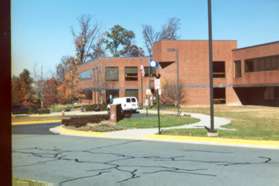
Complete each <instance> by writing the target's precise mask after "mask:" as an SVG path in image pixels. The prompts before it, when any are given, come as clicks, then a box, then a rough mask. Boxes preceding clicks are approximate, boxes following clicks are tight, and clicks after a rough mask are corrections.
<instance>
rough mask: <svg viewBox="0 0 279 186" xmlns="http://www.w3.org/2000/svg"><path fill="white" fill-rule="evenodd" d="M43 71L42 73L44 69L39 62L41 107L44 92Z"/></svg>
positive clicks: (42, 105)
mask: <svg viewBox="0 0 279 186" xmlns="http://www.w3.org/2000/svg"><path fill="white" fill-rule="evenodd" d="M43 73H44V69H43V65H42V64H41V78H40V83H39V84H40V88H39V89H40V97H41V100H40V101H41V108H43V107H44V100H43V99H44V93H43V91H44V82H43Z"/></svg>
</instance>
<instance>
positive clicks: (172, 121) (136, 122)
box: [117, 114, 199, 128]
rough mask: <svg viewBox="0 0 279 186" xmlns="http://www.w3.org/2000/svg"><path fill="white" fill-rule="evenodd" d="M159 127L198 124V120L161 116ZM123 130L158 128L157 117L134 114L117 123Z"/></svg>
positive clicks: (187, 117) (186, 117)
mask: <svg viewBox="0 0 279 186" xmlns="http://www.w3.org/2000/svg"><path fill="white" fill-rule="evenodd" d="M160 121H161V127H172V126H178V125H184V124H190V123H195V122H198V121H199V120H198V119H195V118H191V117H189V116H176V115H161V118H160ZM117 125H119V126H121V127H124V128H156V127H158V123H157V115H154V114H152V115H151V114H150V115H148V116H146V115H145V114H134V115H133V116H132V117H131V118H125V119H123V120H121V121H119V122H118V123H117Z"/></svg>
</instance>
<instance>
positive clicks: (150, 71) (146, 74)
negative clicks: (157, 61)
mask: <svg viewBox="0 0 279 186" xmlns="http://www.w3.org/2000/svg"><path fill="white" fill-rule="evenodd" d="M155 73H156V70H155V68H152V67H144V77H152V76H153V75H154V74H155Z"/></svg>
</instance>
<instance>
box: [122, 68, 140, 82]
mask: <svg viewBox="0 0 279 186" xmlns="http://www.w3.org/2000/svg"><path fill="white" fill-rule="evenodd" d="M125 80H126V81H136V80H138V68H137V67H125Z"/></svg>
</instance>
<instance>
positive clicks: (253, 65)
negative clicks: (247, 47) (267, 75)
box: [234, 55, 279, 78]
mask: <svg viewBox="0 0 279 186" xmlns="http://www.w3.org/2000/svg"><path fill="white" fill-rule="evenodd" d="M244 64H245V66H244V68H245V69H244V70H245V72H260V71H272V70H279V55H277V56H268V57H262V58H254V59H247V60H245V61H244ZM234 65H235V77H236V78H239V77H241V76H242V69H241V61H240V60H238V61H235V62H234Z"/></svg>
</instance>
